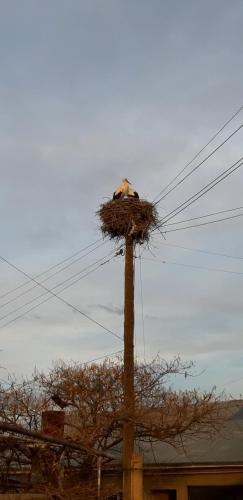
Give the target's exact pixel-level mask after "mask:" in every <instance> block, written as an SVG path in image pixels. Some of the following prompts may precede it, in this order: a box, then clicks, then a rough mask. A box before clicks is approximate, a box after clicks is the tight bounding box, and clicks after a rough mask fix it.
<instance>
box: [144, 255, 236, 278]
mask: <svg viewBox="0 0 243 500" xmlns="http://www.w3.org/2000/svg"><path fill="white" fill-rule="evenodd" d="M143 260H147V261H150V262H156V263H158V262H159V263H162V264H169V265H172V266H181V267H185V268H191V269H200V270H202V271H213V272H217V273H226V274H234V275H239V276H243V272H240V271H231V270H229V269H220V268H217V267H207V266H197V265H194V264H184V263H183V262H176V261H171V260H167V259H165V260H162V259H158V258H156V259H152V258H150V257H143Z"/></svg>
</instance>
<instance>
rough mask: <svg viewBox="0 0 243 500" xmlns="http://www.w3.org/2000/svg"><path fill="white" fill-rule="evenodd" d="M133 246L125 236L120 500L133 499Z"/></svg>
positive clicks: (131, 241)
mask: <svg viewBox="0 0 243 500" xmlns="http://www.w3.org/2000/svg"><path fill="white" fill-rule="evenodd" d="M133 249H134V243H133V240H132V238H131V237H129V236H127V237H126V250H125V300H124V378H123V394H124V423H123V499H124V500H132V458H133V453H134V266H133V260H134V257H133Z"/></svg>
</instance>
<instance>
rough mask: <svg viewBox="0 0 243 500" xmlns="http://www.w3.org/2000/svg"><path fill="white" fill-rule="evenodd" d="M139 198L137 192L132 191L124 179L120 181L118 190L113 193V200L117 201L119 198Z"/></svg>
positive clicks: (127, 181)
mask: <svg viewBox="0 0 243 500" xmlns="http://www.w3.org/2000/svg"><path fill="white" fill-rule="evenodd" d="M125 197H128V198H130V197H131V198H139V196H138V193H137V191H134V189H133V188H132V186H131V184H130V182H129V180H128V179H127V178H126V177H125V179H122V183H121V184H120V186H118V188H116V190H115V192H114V193H113V200H118V199H119V198H121V199H122V198H125Z"/></svg>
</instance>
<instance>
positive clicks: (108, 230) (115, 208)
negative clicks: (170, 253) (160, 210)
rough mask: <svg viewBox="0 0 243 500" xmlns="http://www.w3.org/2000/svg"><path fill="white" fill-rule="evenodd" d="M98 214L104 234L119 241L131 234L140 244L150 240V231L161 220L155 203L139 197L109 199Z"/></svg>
mask: <svg viewBox="0 0 243 500" xmlns="http://www.w3.org/2000/svg"><path fill="white" fill-rule="evenodd" d="M98 215H99V216H100V219H101V222H102V225H101V232H102V233H103V235H104V236H108V237H110V239H116V240H117V241H119V240H120V239H121V238H124V237H125V238H126V237H127V236H129V237H131V238H132V240H133V241H134V242H136V243H140V244H142V243H143V242H144V241H148V240H149V235H150V231H151V230H152V229H154V228H155V227H156V225H157V224H158V222H159V221H158V215H157V212H156V209H155V207H154V205H153V204H152V203H150V202H148V201H146V200H140V199H137V198H124V199H122V200H119V199H118V200H111V201H108V202H107V203H104V204H103V205H101V207H100V209H99V211H98Z"/></svg>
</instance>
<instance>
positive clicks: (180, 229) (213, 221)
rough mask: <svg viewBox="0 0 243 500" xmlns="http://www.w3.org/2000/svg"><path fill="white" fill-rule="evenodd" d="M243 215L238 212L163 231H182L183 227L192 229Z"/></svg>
mask: <svg viewBox="0 0 243 500" xmlns="http://www.w3.org/2000/svg"><path fill="white" fill-rule="evenodd" d="M242 216H243V213H242V214H237V215H231V216H230V217H223V218H221V219H216V220H212V221H207V222H201V223H199V224H191V225H190V226H184V227H177V228H175V229H168V230H165V231H163V234H167V233H172V232H175V231H182V230H183V229H191V228H194V227H200V226H207V225H209V224H215V223H216V222H223V221H226V220H230V219H236V218H237V217H242Z"/></svg>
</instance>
